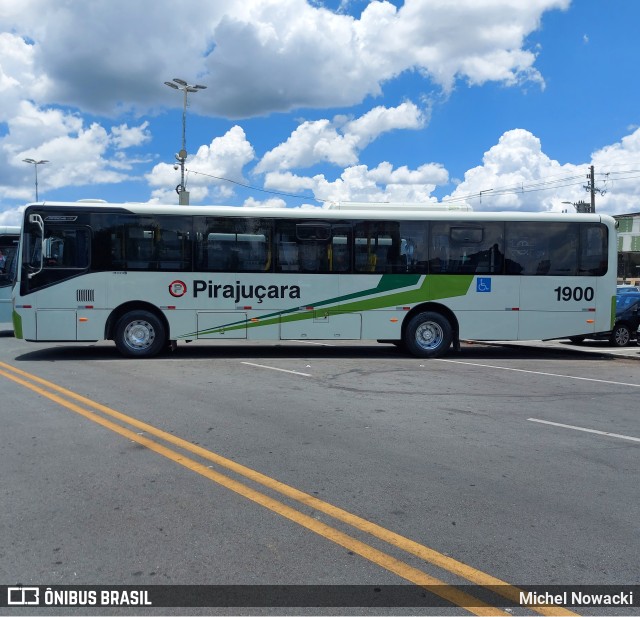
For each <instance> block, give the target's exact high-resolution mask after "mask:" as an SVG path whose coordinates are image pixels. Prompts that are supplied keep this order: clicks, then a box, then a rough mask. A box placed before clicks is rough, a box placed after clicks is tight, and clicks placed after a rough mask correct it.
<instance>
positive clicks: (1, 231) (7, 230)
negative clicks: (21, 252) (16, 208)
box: [0, 225, 20, 236]
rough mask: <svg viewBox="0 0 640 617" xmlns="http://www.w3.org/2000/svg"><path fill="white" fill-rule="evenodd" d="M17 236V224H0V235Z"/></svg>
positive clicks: (18, 233) (18, 231) (18, 228)
mask: <svg viewBox="0 0 640 617" xmlns="http://www.w3.org/2000/svg"><path fill="white" fill-rule="evenodd" d="M14 234H15V235H16V236H19V235H20V226H19V225H0V235H2V236H12V235H14Z"/></svg>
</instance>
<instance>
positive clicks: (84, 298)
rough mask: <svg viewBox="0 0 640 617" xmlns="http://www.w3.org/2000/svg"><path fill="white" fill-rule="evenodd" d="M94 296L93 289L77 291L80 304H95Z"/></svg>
mask: <svg viewBox="0 0 640 617" xmlns="http://www.w3.org/2000/svg"><path fill="white" fill-rule="evenodd" d="M94 294H95V292H94V290H93V289H78V290H76V300H77V301H78V302H93V298H94Z"/></svg>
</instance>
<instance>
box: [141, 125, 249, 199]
mask: <svg viewBox="0 0 640 617" xmlns="http://www.w3.org/2000/svg"><path fill="white" fill-rule="evenodd" d="M254 158H255V153H254V150H253V147H252V146H251V144H250V143H249V142H248V141H247V138H246V135H245V132H244V130H243V129H242V128H241V127H239V126H234V127H232V128H231V129H229V130H228V131H227V132H226V133H225V134H224V135H223V136H222V137H216V138H215V139H213V140H212V141H211V144H210V145H209V146H200V148H198V151H197V152H196V154H195V155H194V156H190V157H189V158H188V159H187V161H186V164H185V168H186V170H187V175H186V178H185V184H186V185H187V188H188V190H189V192H190V193H191V196H190V197H191V201H192V203H195V202H197V201H201V200H204V199H206V200H210V201H212V202H215V201H224V200H226V199H229V198H230V197H231V196H232V195H233V194H234V191H233V185H232V184H229V183H226V182H223V181H221V180H220V178H226V179H229V180H233V181H235V182H244V180H243V175H242V170H243V168H244V167H245V165H247V164H248V163H250V162H251V161H252V160H253V159H254ZM146 179H147V182H148V183H149V185H150V186H152V187H157V188H156V190H154V191H153V198H154V199H159V200H160V201H162V200H163V199H169V198H170V199H169V203H173V202H174V201H175V197H174V196H171V192H170V191H169V192H167V191H166V189H162V188H161V187H166V186H173V185H177V184H179V183H180V172H179V171H177V170H176V169H175V163H158V164H157V165H155V166H154V167H153V169H152V170H151V172H150V173H149V174H147V176H146ZM174 195H175V194H174Z"/></svg>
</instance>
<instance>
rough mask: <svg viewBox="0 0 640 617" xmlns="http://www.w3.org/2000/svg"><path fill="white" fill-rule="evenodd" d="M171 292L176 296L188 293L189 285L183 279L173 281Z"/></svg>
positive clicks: (170, 285)
mask: <svg viewBox="0 0 640 617" xmlns="http://www.w3.org/2000/svg"><path fill="white" fill-rule="evenodd" d="M169 293H170V294H171V295H172V296H173V297H174V298H180V297H182V296H184V294H186V293H187V285H186V283H183V282H182V281H173V283H169Z"/></svg>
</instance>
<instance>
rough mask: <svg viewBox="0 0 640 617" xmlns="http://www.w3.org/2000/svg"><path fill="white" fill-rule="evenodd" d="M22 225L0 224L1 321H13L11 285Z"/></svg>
mask: <svg viewBox="0 0 640 617" xmlns="http://www.w3.org/2000/svg"><path fill="white" fill-rule="evenodd" d="M19 241H20V227H8V226H4V225H0V323H7V322H10V321H11V287H12V286H13V281H14V279H15V273H16V265H17V257H18V242H19Z"/></svg>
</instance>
